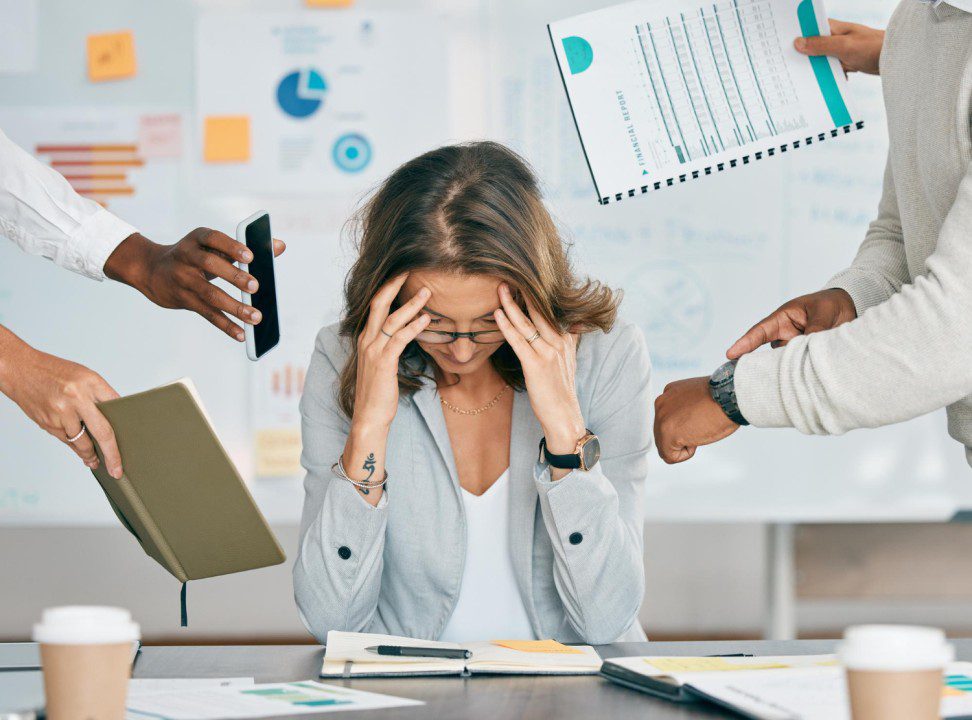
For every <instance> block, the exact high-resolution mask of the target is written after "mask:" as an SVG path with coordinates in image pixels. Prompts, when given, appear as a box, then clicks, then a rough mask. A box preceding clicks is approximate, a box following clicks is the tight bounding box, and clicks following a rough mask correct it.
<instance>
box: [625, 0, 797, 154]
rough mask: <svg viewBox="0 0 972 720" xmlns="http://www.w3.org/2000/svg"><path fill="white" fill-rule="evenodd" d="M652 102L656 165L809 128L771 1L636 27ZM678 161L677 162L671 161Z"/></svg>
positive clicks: (739, 2) (737, 2)
mask: <svg viewBox="0 0 972 720" xmlns="http://www.w3.org/2000/svg"><path fill="white" fill-rule="evenodd" d="M634 46H635V51H636V54H637V55H638V61H639V63H640V64H641V65H642V66H643V68H644V72H643V82H644V86H645V87H644V89H645V92H646V93H647V94H648V95H649V96H650V97H652V98H653V99H654V106H655V110H656V113H657V122H658V125H659V128H658V133H657V134H656V136H657V137H666V138H667V139H668V142H669V146H668V147H665V146H664V145H658V144H656V146H655V151H656V155H659V156H657V157H656V158H655V162H656V164H662V163H665V162H671V161H672V160H677V162H679V163H686V162H690V161H692V160H695V159H698V158H702V157H708V156H711V155H715V154H717V153H720V152H724V151H725V150H728V149H731V148H735V147H742V146H745V145H747V144H750V143H754V142H756V141H758V140H762V139H764V138H767V137H772V136H776V135H780V134H782V133H786V132H790V131H793V130H799V129H802V128H805V127H806V126H807V121H806V119H805V118H804V116H803V113H802V112H801V110H800V104H799V101H798V97H797V93H796V91H795V89H794V87H793V83H792V81H791V79H790V77H789V71H788V69H787V66H786V62H785V61H784V59H783V54H782V48H781V46H780V42H779V34H778V32H777V30H776V27H775V23H774V18H773V9H772V5H771V3H770V1H769V0H728V1H727V2H722V3H715V4H713V5H711V7H701V8H699V9H698V10H697V11H695V12H692V13H678V14H677V15H671V16H668V17H666V18H664V19H663V20H662V21H654V22H645V23H643V24H639V25H638V26H636V27H635V43H634ZM673 156H674V157H673Z"/></svg>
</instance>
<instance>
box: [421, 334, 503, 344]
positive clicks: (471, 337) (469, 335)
mask: <svg viewBox="0 0 972 720" xmlns="http://www.w3.org/2000/svg"><path fill="white" fill-rule="evenodd" d="M425 333H432V334H433V335H442V336H444V337H449V338H452V339H451V340H446V341H445V342H440V343H436V342H430V343H429V344H430V345H451V344H452V343H454V342H455V341H456V340H458V339H459V338H469V339H470V340H471V341H472V342H474V343H476V344H477V345H496V344H498V343H502V342H505V340H506V338H504V337H503V332H502V331H501V330H476V331H475V332H450V331H448V330H423V331H422V332H420V333H419V335H424V334H425ZM493 333H499V336H500V338H501V339H500V340H491V341H490V342H481V341H479V340H477V339H476V337H477V336H479V335H491V334H493ZM416 339H419V338H416ZM419 340H420V339H419ZM420 341H421V340H420ZM426 342H428V341H426Z"/></svg>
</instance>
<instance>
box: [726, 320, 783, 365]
mask: <svg viewBox="0 0 972 720" xmlns="http://www.w3.org/2000/svg"><path fill="white" fill-rule="evenodd" d="M778 326H779V323H778V322H776V321H775V316H774V315H770V316H769V317H768V318H764V319H763V320H760V321H759V322H758V323H756V324H755V325H753V326H752V327H751V328H749V330H747V331H746V334H745V335H743V336H742V337H741V338H739V339H738V340H736V342H734V343H733V344H732V347H730V348H729V349H728V350H727V351H726V357H727V358H729V359H730V360H735V359H736V358H739V357H742V356H743V355H745V354H746V353H750V352H752V351H753V350H755V349H756V348H758V347H759V346H760V345H764V344H766V343H768V342H770V341H772V340H777V339H779V331H778Z"/></svg>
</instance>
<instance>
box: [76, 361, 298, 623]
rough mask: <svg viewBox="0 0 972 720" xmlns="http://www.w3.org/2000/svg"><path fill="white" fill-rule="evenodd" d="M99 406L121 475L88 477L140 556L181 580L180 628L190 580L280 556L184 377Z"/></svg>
mask: <svg viewBox="0 0 972 720" xmlns="http://www.w3.org/2000/svg"><path fill="white" fill-rule="evenodd" d="M98 407H99V408H100V410H101V412H102V413H104V415H105V417H106V418H107V419H108V422H109V423H111V427H112V429H113V430H114V431H115V438H116V440H117V442H118V448H119V450H120V452H121V457H122V465H123V468H124V475H123V477H122V478H121V479H120V480H116V479H115V478H113V477H112V476H111V475H109V474H108V471H107V470H105V466H104V462H101V464H100V465H99V466H98V469H97V470H94V471H93V472H94V476H95V477H96V478H97V479H98V482H99V483H100V484H101V488H102V489H103V490H104V491H105V495H106V496H107V497H108V502H109V503H110V504H111V507H112V510H114V511H115V514H116V515H117V516H118V519H119V520H121V522H122V524H123V525H124V526H125V527H126V528H128V530H129V531H130V532H131V533H132V535H134V536H135V539H136V540H138V542H139V544H140V545H141V546H142V548H143V549H144V550H145V552H146V553H148V555H149V556H150V557H152V558H154V559H155V560H156V562H158V563H159V564H160V565H162V567H164V568H165V569H166V570H168V571H169V572H170V573H172V575H173V576H174V577H175V578H176V579H178V580H179V581H181V582H182V583H183V624H185V583H186V582H187V581H189V580H199V579H201V578H208V577H214V576H216V575H228V574H230V573H237V572H242V571H244V570H253V569H255V568H261V567H266V566H268V565H277V564H278V563H282V562H283V561H284V560H285V559H286V556H285V555H284V553H283V550H281V549H280V545H279V544H278V543H277V540H276V538H275V537H274V536H273V533H272V532H271V531H270V528H269V526H268V525H267V522H266V520H265V519H264V517H263V515H262V514H261V513H260V510H259V509H258V508H257V506H256V503H255V502H254V501H253V497H252V496H251V495H250V492H249V491H248V490H247V488H246V485H245V484H244V482H243V478H241V477H240V474H239V473H238V472H237V470H236V468H235V467H234V465H233V462H232V461H231V460H230V458H229V455H227V454H226V451H225V450H224V449H223V446H222V445H221V444H220V442H219V439H218V438H217V437H216V433H215V431H214V430H213V427H212V424H211V423H210V421H209V418H208V417H207V416H206V412H205V410H203V407H202V403H201V402H200V401H199V397H198V395H197V394H196V389H195V387H194V386H193V384H192V381H191V380H189V379H183V380H179V381H177V382H174V383H172V384H170V385H163V386H162V387H158V388H155V389H154V390H147V391H145V392H141V393H136V394H135V395H129V396H127V397H122V398H117V399H115V400H109V401H107V402H103V403H100V404H99V405H98ZM98 455H99V457H101V450H100V448H99V449H98ZM102 460H103V458H102Z"/></svg>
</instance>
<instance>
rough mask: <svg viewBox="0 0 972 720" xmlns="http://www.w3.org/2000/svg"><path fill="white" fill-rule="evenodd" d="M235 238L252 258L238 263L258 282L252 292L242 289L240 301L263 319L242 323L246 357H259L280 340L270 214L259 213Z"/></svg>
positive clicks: (237, 229)
mask: <svg viewBox="0 0 972 720" xmlns="http://www.w3.org/2000/svg"><path fill="white" fill-rule="evenodd" d="M236 239H237V240H239V241H240V242H241V243H243V244H244V245H246V246H247V247H248V248H250V252H252V253H253V260H251V261H250V263H249V264H246V263H240V268H241V269H242V270H244V271H246V272H248V273H250V275H252V276H253V277H255V278H256V281H257V282H258V283H260V287H259V288H257V291H256V292H255V293H252V294H250V293H248V292H245V291H244V292H243V302H244V303H245V304H247V305H252V306H253V307H255V308H256V309H257V310H259V311H260V314H261V315H262V316H263V319H262V320H260V322H259V323H257V324H256V325H250V324H249V323H244V324H243V330H244V332H245V334H246V356H247V357H248V358H250V360H259V359H260V358H261V357H263V356H264V355H266V354H267V353H268V352H270V351H271V350H272V349H273V348H274V347H276V346H277V344H278V343H279V342H280V319H279V316H278V315H277V281H276V278H275V277H274V272H273V235H272V234H271V233H270V215H269V213H266V212H258V213H256V214H255V215H251V216H250V217H248V218H247V219H246V220H244V221H243V222H241V223H240V224H239V225H238V226H237V228H236Z"/></svg>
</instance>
